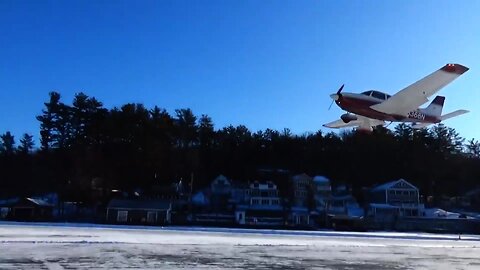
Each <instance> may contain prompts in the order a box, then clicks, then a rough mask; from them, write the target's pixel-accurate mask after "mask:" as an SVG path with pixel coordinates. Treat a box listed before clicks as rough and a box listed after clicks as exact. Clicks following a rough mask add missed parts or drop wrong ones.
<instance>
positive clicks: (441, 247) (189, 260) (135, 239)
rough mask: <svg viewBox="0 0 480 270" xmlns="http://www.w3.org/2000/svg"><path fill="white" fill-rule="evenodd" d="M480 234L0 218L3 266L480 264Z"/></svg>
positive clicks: (465, 266) (442, 266) (431, 266)
mask: <svg viewBox="0 0 480 270" xmlns="http://www.w3.org/2000/svg"><path fill="white" fill-rule="evenodd" d="M479 251H480V236H474V235H469V236H467V235H462V237H461V240H458V235H436V234H425V233H419V234H410V233H388V232H385V233H351V232H330V231H311V232H305V231H274V230H242V229H217V228H189V227H165V228H154V227H133V226H130V227H127V226H118V227H117V226H98V225H85V224H63V225H62V224H28V223H0V269H132V268H134V269H135V268H137V269H158V268H161V269H179V268H182V269H373V270H375V269H480V256H479Z"/></svg>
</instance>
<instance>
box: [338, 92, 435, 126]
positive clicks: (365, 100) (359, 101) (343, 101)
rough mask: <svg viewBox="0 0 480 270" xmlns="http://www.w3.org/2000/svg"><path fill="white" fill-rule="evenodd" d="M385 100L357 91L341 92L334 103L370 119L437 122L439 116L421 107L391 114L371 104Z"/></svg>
mask: <svg viewBox="0 0 480 270" xmlns="http://www.w3.org/2000/svg"><path fill="white" fill-rule="evenodd" d="M383 101H385V100H382V99H379V98H375V97H372V96H366V95H364V94H357V93H342V94H341V96H340V97H339V98H338V99H337V100H335V103H336V104H337V105H338V106H339V107H340V108H342V109H343V110H345V111H347V112H350V113H353V114H358V115H361V116H365V117H368V118H372V119H378V120H382V121H393V122H413V123H439V122H440V121H441V120H440V118H439V117H437V116H434V115H429V114H427V113H426V112H424V111H423V110H422V109H416V110H414V111H411V112H409V113H408V115H407V116H404V115H392V114H386V113H383V112H379V111H376V110H374V109H372V108H371V106H373V105H376V104H379V103H382V102H383Z"/></svg>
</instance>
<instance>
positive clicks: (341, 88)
mask: <svg viewBox="0 0 480 270" xmlns="http://www.w3.org/2000/svg"><path fill="white" fill-rule="evenodd" d="M344 86H345V84H342V86H340V88H339V89H338V91H337V93H335V94H331V95H330V98H331V99H332V103H330V106H328V110H330V108H332V105H333V102H334V101H337V100H339V99H340V98H341V97H342V94H341V92H342V90H343V87H344Z"/></svg>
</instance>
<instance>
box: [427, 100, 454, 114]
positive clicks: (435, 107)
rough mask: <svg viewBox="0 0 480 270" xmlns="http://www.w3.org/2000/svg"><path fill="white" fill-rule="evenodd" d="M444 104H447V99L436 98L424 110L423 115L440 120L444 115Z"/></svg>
mask: <svg viewBox="0 0 480 270" xmlns="http://www.w3.org/2000/svg"><path fill="white" fill-rule="evenodd" d="M443 103H445V97H442V96H436V97H435V99H434V100H433V101H432V103H430V105H428V106H427V107H426V108H425V109H423V113H425V114H428V115H431V116H435V117H438V118H440V117H441V115H442V109H443ZM452 117H453V116H452Z"/></svg>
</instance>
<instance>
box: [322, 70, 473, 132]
mask: <svg viewBox="0 0 480 270" xmlns="http://www.w3.org/2000/svg"><path fill="white" fill-rule="evenodd" d="M467 71H468V68H467V67H465V66H463V65H460V64H447V65H445V66H444V67H442V68H440V69H439V70H437V71H435V72H433V73H432V74H430V75H428V76H426V77H425V78H423V79H421V80H419V81H417V82H415V83H414V84H412V85H410V86H407V87H406V88H404V89H402V90H400V91H399V92H398V93H396V94H395V95H393V96H391V95H388V94H386V93H382V92H380V91H375V90H370V91H365V92H363V93H360V94H357V93H346V92H343V93H342V90H343V87H344V86H345V85H342V86H341V87H340V89H338V91H337V92H336V93H335V94H331V95H330V97H331V98H332V99H333V101H332V104H333V102H335V103H336V104H337V105H338V106H339V107H340V108H342V109H343V110H345V111H347V113H345V114H343V115H342V116H341V117H340V118H341V119H340V120H337V121H333V122H331V123H328V124H324V125H323V126H324V127H328V128H345V127H357V128H358V129H360V130H365V131H372V130H373V127H375V126H380V125H381V126H383V125H385V122H407V123H413V125H412V127H413V128H416V129H419V128H423V127H426V126H428V125H430V124H436V123H440V122H441V121H444V120H447V119H449V118H452V117H455V116H459V115H462V114H465V113H467V112H468V111H467V110H456V111H454V112H451V113H447V114H445V115H442V109H443V103H444V102H445V97H443V96H437V97H435V99H434V100H433V101H432V103H430V105H428V106H427V107H426V108H423V109H422V108H419V107H420V106H421V105H422V104H424V103H426V102H427V101H428V98H429V97H431V96H433V95H434V94H435V93H437V92H438V91H440V89H442V88H443V87H444V86H446V85H447V84H449V83H450V82H452V81H453V80H455V79H456V78H458V77H459V76H460V75H462V74H463V73H465V72H467ZM332 104H330V107H331V106H332Z"/></svg>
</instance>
